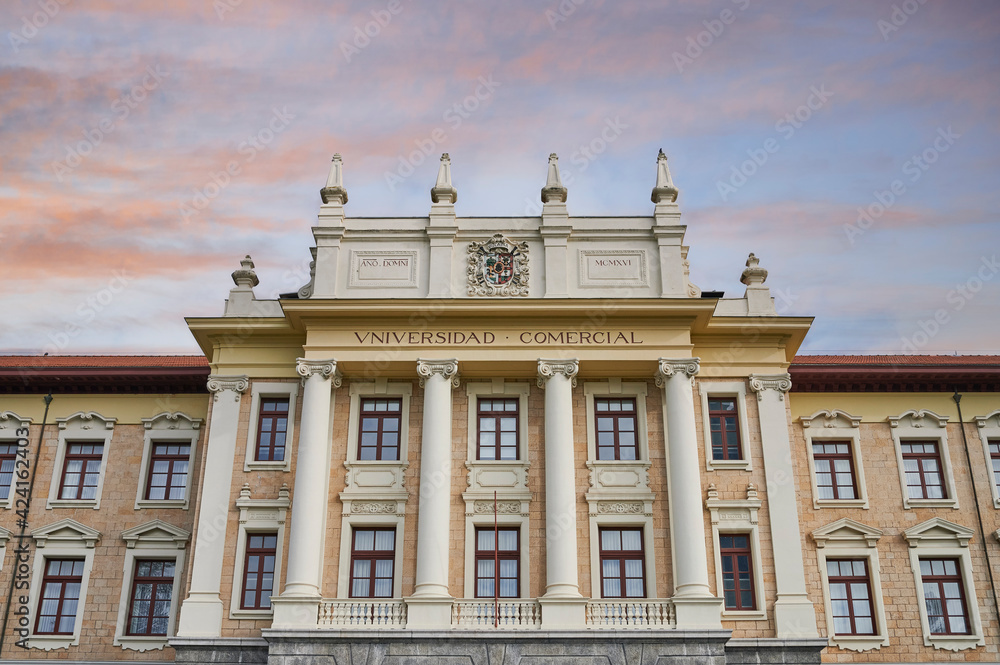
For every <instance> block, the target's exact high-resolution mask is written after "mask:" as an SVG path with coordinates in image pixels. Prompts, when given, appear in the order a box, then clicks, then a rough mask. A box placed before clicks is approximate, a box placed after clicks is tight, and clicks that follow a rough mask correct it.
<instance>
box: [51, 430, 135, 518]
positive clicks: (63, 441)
mask: <svg viewBox="0 0 1000 665" xmlns="http://www.w3.org/2000/svg"><path fill="white" fill-rule="evenodd" d="M117 422H118V419H117V418H105V417H104V416H102V415H101V414H99V413H97V412H95V411H87V412H84V411H78V412H77V413H74V414H73V415H71V416H68V417H66V418H57V419H56V424H57V425H58V427H59V439H58V443H57V444H56V455H55V460H53V465H52V480H51V482H50V483H49V496H48V499H47V500H46V501H45V508H46V510H48V509H50V508H93V509H94V510H98V509H100V507H101V496H102V494H103V490H104V476H105V474H106V472H107V468H108V460H109V459H110V458H111V455H112V452H113V451H114V450H115V449H114V448H112V445H111V443H112V440H113V435H114V429H115V424H116V423H117ZM69 443H74V444H79V443H83V444H92V445H103V446H104V448H103V449H102V454H101V466H100V471H99V474H98V478H97V491H96V495H95V498H93V499H60V498H59V495H60V492H61V490H62V485H63V482H62V481H63V471H64V469H65V466H66V453H67V451H68V449H69Z"/></svg>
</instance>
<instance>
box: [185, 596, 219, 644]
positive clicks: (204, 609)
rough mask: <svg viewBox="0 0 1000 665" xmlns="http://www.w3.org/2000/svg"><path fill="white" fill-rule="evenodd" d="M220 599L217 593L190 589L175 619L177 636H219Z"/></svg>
mask: <svg viewBox="0 0 1000 665" xmlns="http://www.w3.org/2000/svg"><path fill="white" fill-rule="evenodd" d="M222 614H223V607H222V599H221V598H219V594H217V593H211V592H207V593H206V592H198V591H192V592H191V593H190V595H188V597H187V598H185V599H184V602H182V603H181V612H180V616H179V617H178V619H177V635H178V637H219V636H220V635H222Z"/></svg>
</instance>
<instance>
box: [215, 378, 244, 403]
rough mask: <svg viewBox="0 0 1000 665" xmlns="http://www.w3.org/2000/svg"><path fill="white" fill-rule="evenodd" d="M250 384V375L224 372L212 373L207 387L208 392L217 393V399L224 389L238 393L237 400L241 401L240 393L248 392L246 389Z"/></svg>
mask: <svg viewBox="0 0 1000 665" xmlns="http://www.w3.org/2000/svg"><path fill="white" fill-rule="evenodd" d="M249 386H250V377H248V376H246V375H239V376H226V375H223V374H212V375H211V376H209V377H208V383H207V384H206V387H207V388H208V392H210V393H215V399H216V400H218V399H219V395H221V394H222V392H223V391H226V390H232V391H233V392H234V393H236V401H237V402H238V401H240V395H241V394H243V393H244V392H246V389H247V388H248V387H249Z"/></svg>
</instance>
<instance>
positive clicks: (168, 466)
mask: <svg viewBox="0 0 1000 665" xmlns="http://www.w3.org/2000/svg"><path fill="white" fill-rule="evenodd" d="M190 463H191V445H190V444H175V443H157V442H155V441H154V442H153V456H152V458H150V460H149V481H148V482H147V483H146V498H147V499H151V500H154V501H155V500H160V499H183V498H184V491H185V489H186V488H187V477H188V466H189V465H190Z"/></svg>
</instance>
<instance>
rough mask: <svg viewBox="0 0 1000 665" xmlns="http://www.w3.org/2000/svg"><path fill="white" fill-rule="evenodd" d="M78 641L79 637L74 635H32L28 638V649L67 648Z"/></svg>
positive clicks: (48, 649)
mask: <svg viewBox="0 0 1000 665" xmlns="http://www.w3.org/2000/svg"><path fill="white" fill-rule="evenodd" d="M79 643H80V640H79V638H77V637H76V636H74V635H32V636H31V637H30V638H28V648H29V649H42V650H43V651H52V650H53V649H68V648H70V647H71V646H76V645H77V644H79Z"/></svg>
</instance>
